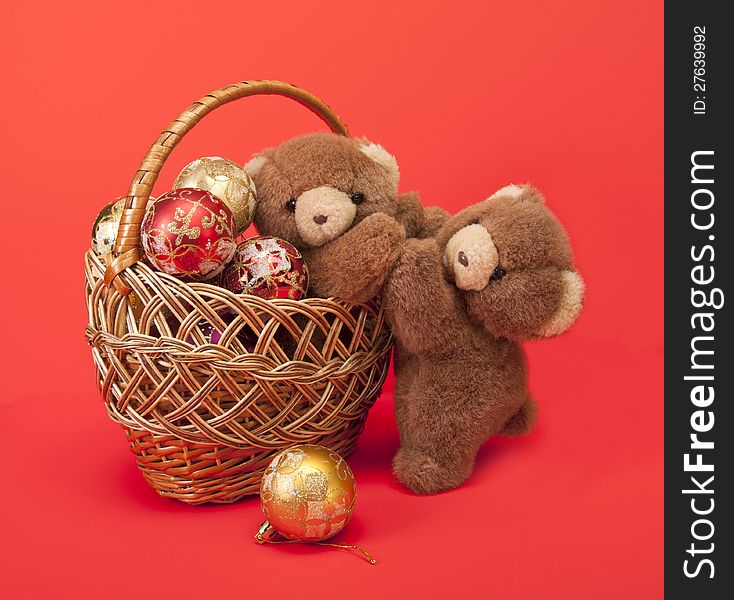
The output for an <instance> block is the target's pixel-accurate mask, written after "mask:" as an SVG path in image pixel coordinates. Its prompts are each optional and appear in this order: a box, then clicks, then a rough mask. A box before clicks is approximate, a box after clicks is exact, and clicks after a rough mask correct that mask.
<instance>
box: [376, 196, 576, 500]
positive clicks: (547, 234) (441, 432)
mask: <svg viewBox="0 0 734 600" xmlns="http://www.w3.org/2000/svg"><path fill="white" fill-rule="evenodd" d="M383 297H384V302H385V309H386V312H387V315H388V319H389V320H390V322H391V324H392V327H393V332H394V334H395V337H396V339H397V341H398V344H397V345H396V348H397V350H396V365H395V371H396V386H395V403H396V405H395V408H396V417H397V422H398V428H399V431H400V442H401V447H400V450H399V451H398V453H397V454H396V456H395V458H394V461H393V467H394V471H395V474H396V475H397V477H398V479H399V480H400V481H401V482H402V483H403V484H405V485H406V486H407V487H409V488H410V489H411V490H413V491H414V492H417V493H422V494H432V493H436V492H440V491H443V490H448V489H451V488H454V487H456V486H458V485H460V484H461V483H463V482H464V481H465V480H466V479H467V478H468V477H469V476H470V474H471V472H472V470H473V466H474V459H475V456H476V454H477V451H478V450H479V447H480V446H481V445H482V443H484V442H485V441H486V440H488V439H489V438H490V437H492V436H493V435H496V434H505V435H518V434H523V433H526V432H529V431H530V430H531V428H532V427H533V425H534V423H535V414H536V408H535V402H534V400H533V399H532V397H531V396H530V393H529V391H528V387H527V377H526V367H525V358H524V354H523V351H522V349H521V347H520V344H519V340H522V339H529V338H541V337H547V336H551V335H556V334H559V333H561V332H563V331H565V330H566V329H568V327H570V326H571V324H572V323H573V322H574V321H575V320H576V318H577V316H578V314H579V311H580V309H581V302H582V297H583V283H582V281H581V278H580V277H579V276H578V274H577V273H576V272H575V270H574V267H573V262H572V257H571V249H570V246H569V243H568V238H567V236H566V234H565V232H564V230H563V228H562V227H561V225H560V223H559V222H558V221H557V220H556V219H555V217H554V216H553V215H552V213H551V212H550V211H549V210H548V209H547V208H546V207H545V205H544V202H543V198H542V197H541V195H540V194H539V193H538V192H537V191H536V190H534V189H533V188H531V187H529V186H528V187H525V188H518V187H516V186H508V188H503V190H500V192H498V193H497V194H495V195H494V196H493V197H491V198H490V199H488V200H486V201H484V202H481V203H479V204H476V205H474V206H470V207H469V208H466V209H464V210H463V211H461V212H460V213H458V214H457V215H456V216H454V217H453V218H451V219H450V220H449V221H448V222H447V223H446V224H445V225H444V226H443V227H442V228H441V229H440V231H439V232H438V233H437V235H436V238H435V239H424V240H407V241H406V242H405V244H404V250H403V252H402V255H401V257H400V258H399V261H398V264H397V266H396V268H395V269H394V271H393V272H392V274H391V275H390V277H389V278H388V279H387V283H386V286H385V290H384V295H383Z"/></svg>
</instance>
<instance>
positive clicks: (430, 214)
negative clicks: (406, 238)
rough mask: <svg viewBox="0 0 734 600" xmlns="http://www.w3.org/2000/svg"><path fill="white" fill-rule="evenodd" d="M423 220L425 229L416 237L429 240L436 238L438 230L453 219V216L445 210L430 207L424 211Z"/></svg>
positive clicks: (438, 207)
mask: <svg viewBox="0 0 734 600" xmlns="http://www.w3.org/2000/svg"><path fill="white" fill-rule="evenodd" d="M423 218H424V223H423V228H422V229H421V231H420V233H419V234H418V235H417V236H416V237H420V238H429V237H435V236H436V234H437V233H438V230H439V229H441V227H443V225H444V223H446V221H448V220H449V219H450V218H451V215H450V214H449V213H448V211H447V210H446V209H445V208H441V207H440V206H429V207H428V208H426V209H425V210H424V211H423Z"/></svg>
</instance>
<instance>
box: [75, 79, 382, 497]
mask: <svg viewBox="0 0 734 600" xmlns="http://www.w3.org/2000/svg"><path fill="white" fill-rule="evenodd" d="M254 94H279V95H283V96H287V97H290V98H293V99H295V100H297V101H298V102H300V103H301V104H304V105H305V106H307V107H308V108H310V109H311V110H312V111H313V112H315V113H316V114H317V115H319V116H320V117H321V118H322V119H323V120H324V121H325V122H326V123H327V124H329V126H330V127H331V129H332V130H333V131H335V132H337V133H340V134H343V135H347V130H346V127H345V126H344V125H343V123H342V122H341V121H340V120H339V118H338V117H337V116H336V115H335V114H334V113H333V112H332V111H331V110H330V109H329V108H328V107H327V106H326V105H324V104H323V103H322V102H321V101H319V100H318V99H316V98H315V97H313V96H311V95H310V94H308V93H307V92H304V91H303V90H300V89H299V88H296V87H294V86H291V85H289V84H285V83H282V82H274V81H253V82H246V81H245V82H241V83H238V84H235V85H232V86H228V87H226V88H223V89H222V90H218V91H217V92H213V93H212V94H209V95H208V96H205V97H204V98H202V99H201V100H199V101H198V102H196V103H194V104H193V105H192V106H191V107H190V108H188V109H187V110H186V111H184V112H183V113H182V114H181V116H180V117H178V118H177V119H176V120H175V121H173V123H171V125H169V127H168V128H167V129H166V130H165V131H164V132H163V133H162V134H161V136H160V137H159V138H158V140H157V141H156V143H155V144H154V145H153V147H152V148H151V150H150V151H149V152H148V154H147V155H146V157H145V159H144V160H143V163H142V164H141V166H140V169H139V170H138V172H137V173H136V176H135V178H134V180H133V183H132V185H131V187H130V191H129V194H128V198H127V204H126V209H125V212H124V213H123V216H122V221H121V224H120V228H119V232H118V237H117V243H116V247H115V253H114V256H113V254H109V255H107V256H105V257H98V256H96V255H95V254H94V253H93V252H92V251H89V252H87V254H86V255H85V270H86V296H87V307H88V310H89V325H88V326H87V330H86V337H87V340H88V341H89V344H90V345H91V346H92V354H93V357H94V362H95V365H96V367H97V373H98V384H99V388H100V391H101V393H102V397H103V399H104V401H105V404H106V407H107V411H108V413H109V415H110V417H111V418H112V419H113V420H114V421H116V422H117V423H119V424H120V425H121V426H122V428H123V429H124V431H125V434H126V436H127V439H128V441H129V443H130V447H131V449H132V451H133V453H134V454H135V456H136V458H137V463H138V466H139V468H140V469H141V471H142V472H143V475H144V476H145V478H146V480H147V481H148V482H149V483H150V485H152V486H153V487H154V488H155V489H156V490H158V492H159V493H160V494H161V495H163V496H167V497H172V498H176V499H178V500H182V501H184V502H188V503H191V504H198V503H202V502H233V501H235V500H237V499H239V498H241V497H243V496H245V495H248V494H254V493H257V492H258V491H259V484H260V477H261V474H262V471H263V470H264V469H265V467H266V466H267V464H268V463H269V462H270V459H271V458H272V455H273V454H274V453H275V452H277V451H278V450H280V449H282V448H285V447H288V446H290V445H292V444H303V443H310V444H322V445H326V446H328V447H330V448H333V449H334V450H336V451H337V452H339V453H340V454H341V455H342V456H348V455H349V454H350V453H351V451H352V449H353V448H354V445H355V443H356V441H357V438H358V437H359V435H360V433H361V431H362V429H363V427H364V422H365V420H366V418H367V412H368V410H369V408H370V407H371V406H372V404H373V403H374V401H375V398H376V396H377V394H378V392H379V389H380V387H381V385H382V383H383V381H384V379H385V375H386V372H387V367H388V360H389V352H390V348H391V344H392V338H391V336H390V333H389V331H388V329H387V328H386V325H385V321H384V317H383V314H382V311H381V309H380V307H379V305H378V304H377V303H368V304H365V305H358V306H355V305H350V304H347V303H345V302H341V301H339V300H336V299H318V298H309V299H306V300H298V301H296V300H285V299H284V300H262V299H260V298H257V297H255V296H239V295H236V294H233V293H231V292H229V291H228V290H225V289H222V288H219V287H216V286H214V285H209V284H206V283H184V282H182V281H180V280H178V279H176V278H174V277H170V276H168V275H166V274H164V273H161V272H158V271H154V270H153V269H151V268H149V267H148V266H147V265H146V264H145V263H143V262H139V261H138V259H139V258H140V256H141V254H140V251H139V248H138V243H139V230H140V222H141V220H142V216H143V214H144V210H145V205H146V202H147V200H148V197H149V195H150V192H151V190H152V187H153V184H154V183H155V180H156V178H157V176H158V173H159V171H160V169H161V167H162V166H163V163H164V162H165V160H166V158H167V157H168V155H169V154H170V152H171V150H172V149H173V147H174V146H175V145H176V144H177V143H178V141H179V140H180V139H181V137H182V136H183V135H184V134H185V133H186V132H187V131H188V130H189V129H191V127H193V125H194V124H195V123H196V122H198V121H199V120H200V119H201V118H202V117H203V116H204V115H205V114H207V113H208V112H210V111H211V110H213V109H214V108H216V107H217V106H220V105H222V104H225V103H227V102H230V101H232V100H235V99H238V98H241V97H244V96H249V95H254ZM130 292H132V293H130ZM212 330H216V331H217V332H218V333H219V334H221V339H220V340H218V342H217V343H216V344H212V343H209V342H208V340H209V339H210V338H209V337H208V336H207V334H210V333H211V331H212Z"/></svg>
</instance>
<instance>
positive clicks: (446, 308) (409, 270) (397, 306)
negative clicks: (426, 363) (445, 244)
mask: <svg viewBox="0 0 734 600" xmlns="http://www.w3.org/2000/svg"><path fill="white" fill-rule="evenodd" d="M384 299H385V308H386V311H387V315H388V319H389V320H390V323H391V325H392V327H393V331H394V332H395V334H396V336H397V338H398V339H399V340H400V343H401V344H403V345H404V346H405V347H406V349H408V350H409V351H410V352H413V353H423V352H432V351H436V350H439V351H447V350H449V349H450V348H452V347H454V346H455V345H456V343H457V341H458V342H459V343H460V340H459V338H460V337H461V333H460V332H461V331H463V330H465V329H466V326H467V323H466V321H465V320H464V319H462V318H461V315H462V311H461V310H460V309H459V307H458V305H457V297H456V291H455V289H454V288H453V287H452V286H450V285H449V284H448V283H447V282H446V280H445V279H444V276H443V271H442V266H441V260H440V258H439V252H438V247H437V246H436V243H435V242H434V240H432V239H426V240H417V239H410V240H406V242H405V246H404V249H403V253H402V255H401V257H400V260H399V262H398V265H397V266H396V267H395V270H394V271H393V272H392V274H391V275H390V277H389V279H388V281H387V283H386V285H385V292H384Z"/></svg>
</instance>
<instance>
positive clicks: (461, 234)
mask: <svg viewBox="0 0 734 600" xmlns="http://www.w3.org/2000/svg"><path fill="white" fill-rule="evenodd" d="M498 263H499V255H498V253H497V247H496V246H495V245H494V242H493V241H492V236H491V235H490V233H489V231H487V229H486V228H485V227H484V226H482V225H481V224H479V223H473V224H471V225H467V226H466V227H463V228H462V229H459V231H457V232H456V233H455V234H454V235H453V236H451V239H450V240H449V241H448V244H446V251H445V253H444V264H445V265H446V268H447V269H448V270H449V272H450V273H451V274H452V275H453V276H454V283H455V284H456V287H458V288H459V289H461V290H474V291H479V290H482V289H484V288H485V287H486V286H487V284H488V283H489V279H490V277H491V276H492V273H493V272H494V270H495V268H496V267H497V265H498Z"/></svg>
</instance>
